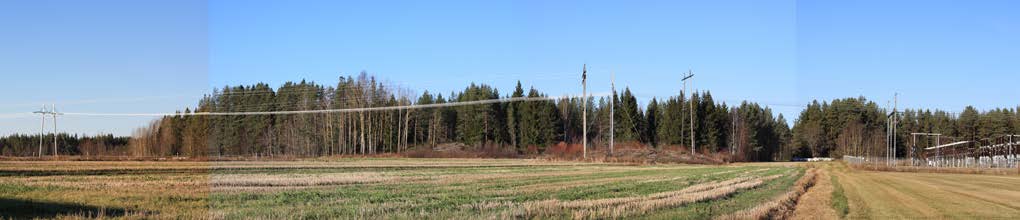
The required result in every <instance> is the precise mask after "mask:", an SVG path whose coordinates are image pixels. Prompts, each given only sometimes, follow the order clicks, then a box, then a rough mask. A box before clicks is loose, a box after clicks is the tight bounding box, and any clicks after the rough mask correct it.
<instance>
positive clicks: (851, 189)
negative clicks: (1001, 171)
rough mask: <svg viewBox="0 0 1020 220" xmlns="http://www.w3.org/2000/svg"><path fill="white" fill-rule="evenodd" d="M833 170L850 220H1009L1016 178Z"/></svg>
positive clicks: (1018, 203) (1016, 206)
mask: <svg viewBox="0 0 1020 220" xmlns="http://www.w3.org/2000/svg"><path fill="white" fill-rule="evenodd" d="M839 168H840V167H834V169H833V170H836V171H837V172H834V174H836V175H837V176H838V180H839V184H840V186H841V187H842V188H843V191H844V194H845V195H846V197H847V201H848V203H849V204H848V209H849V213H848V215H847V218H851V219H860V218H868V219H889V218H928V219H1013V218H1016V217H1017V216H1020V187H1018V185H1017V183H1020V177H1017V176H995V175H982V174H945V173H907V172H875V171H861V170H850V169H839Z"/></svg>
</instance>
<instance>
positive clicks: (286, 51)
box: [0, 0, 1020, 134]
mask: <svg viewBox="0 0 1020 220" xmlns="http://www.w3.org/2000/svg"><path fill="white" fill-rule="evenodd" d="M1018 4H1020V3H1015V2H1013V1H852V2H837V1H756V0H740V1H738V0H732V1H626V2H619V1H226V0H224V1H209V2H205V1H144V2H140V1H109V0H102V1H89V2H88V3H84V2H79V1H56V2H44V1H18V2H9V1H5V2H2V3H0V12H2V13H0V27H3V28H0V48H5V49H4V50H2V51H0V73H2V75H3V76H4V77H3V78H4V81H11V80H13V81H14V82H15V83H7V84H8V85H12V86H9V87H2V88H0V92H3V93H4V94H8V95H5V96H3V97H2V98H0V99H2V100H0V101H2V102H3V103H15V104H13V105H4V106H0V124H3V125H4V126H2V128H0V134H9V133H13V132H35V131H37V130H38V126H39V124H38V120H39V119H38V118H35V117H32V118H21V117H16V116H20V115H12V114H18V113H23V112H26V111H32V110H36V109H38V107H39V104H40V103H41V102H46V103H50V102H56V103H57V104H58V107H60V108H61V110H63V111H73V112H131V113H133V112H168V111H174V110H176V109H179V108H183V107H185V106H192V105H194V103H195V102H196V101H197V100H198V98H199V97H200V96H201V94H204V93H207V92H208V91H210V89H211V88H213V87H222V86H224V85H228V84H229V85H235V84H252V83H257V82H267V83H270V84H271V85H274V86H276V85H280V84H282V83H283V82H285V81H288V80H292V81H299V80H301V79H308V80H312V81H316V82H320V83H324V84H334V83H336V77H339V76H345V75H354V74H357V73H358V72H361V71H367V72H369V73H371V74H374V75H376V76H378V77H379V78H381V79H383V80H386V81H387V82H389V83H391V84H394V85H399V86H402V87H405V88H408V89H412V90H413V91H415V92H416V93H420V92H422V91H423V90H426V89H427V90H430V91H440V92H443V93H444V94H447V93H449V92H450V91H454V90H459V89H462V88H463V87H464V86H466V85H467V84H469V83H470V82H478V83H487V84H491V85H494V86H496V87H498V88H500V90H501V91H504V92H506V91H509V90H510V89H512V86H513V84H514V83H515V82H516V80H517V79H520V80H522V82H523V83H524V84H525V85H533V86H535V87H536V88H538V89H540V90H542V91H544V92H547V93H550V94H552V95H563V94H578V93H580V86H579V79H578V78H579V77H578V75H579V71H580V68H581V65H582V64H584V63H587V64H588V65H590V66H592V70H591V72H590V75H589V80H590V87H589V90H590V91H593V92H605V91H608V90H609V78H610V74H611V73H612V72H615V75H616V83H617V86H618V87H624V86H630V87H632V89H633V91H634V92H635V93H636V94H637V95H638V96H639V97H641V98H643V99H650V98H651V97H653V96H654V97H667V96H671V95H676V94H677V93H678V92H679V90H680V74H681V73H682V72H685V71H686V70H687V69H693V70H694V72H695V74H696V75H697V76H696V81H695V88H697V89H699V90H705V89H708V90H711V91H712V93H713V96H714V97H715V98H716V100H717V101H726V102H728V103H731V104H732V103H736V102H739V101H741V100H751V101H755V102H759V103H763V104H766V105H769V106H771V107H772V108H773V109H775V110H776V111H777V112H778V113H783V114H784V115H785V116H786V117H787V118H788V119H790V120H791V121H792V120H793V119H794V118H796V116H797V114H798V113H799V111H800V109H801V107H799V106H802V105H803V104H805V103H807V102H808V101H810V100H812V99H832V98H843V97H856V96H860V95H863V96H866V97H869V98H871V99H874V100H877V101H880V102H882V103H884V101H885V100H886V99H891V98H892V95H893V93H895V92H899V93H900V94H901V101H900V103H901V106H905V107H912V108H916V107H937V108H943V109H947V110H951V111H958V110H959V109H961V108H962V107H963V106H966V105H975V106H977V107H979V108H982V109H988V108H993V107H1010V106H1016V105H1017V104H1020V102H1017V101H1018V100H1017V99H1016V97H1020V89H1017V88H1016V83H1017V82H1020V73H1018V71H1017V69H1018V67H1020V64H1018V62H1016V61H1017V60H1020V59H1018V58H1020V33H1018V32H1020V27H1018V24H1020V15H1017V13H1011V11H1015V9H1017V8H1020V7H1018V6H1020V5H1018ZM880 79H886V80H880ZM51 88H52V89H51ZM11 94H17V95H11ZM644 101H647V100H644ZM148 120H151V118H87V117H67V118H66V119H61V123H62V124H64V125H66V126H63V125H62V130H66V131H71V132H77V133H89V134H91V133H97V132H113V133H115V134H129V133H130V131H131V130H132V129H134V128H137V127H139V126H141V125H143V124H144V123H145V122H146V121H148Z"/></svg>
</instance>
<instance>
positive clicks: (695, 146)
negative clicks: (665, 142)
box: [680, 69, 698, 155]
mask: <svg viewBox="0 0 1020 220" xmlns="http://www.w3.org/2000/svg"><path fill="white" fill-rule="evenodd" d="M693 77H694V72H693V71H691V70H690V69H688V70H687V76H684V78H683V79H682V80H680V81H683V82H684V89H683V90H684V91H685V92H686V91H687V80H691V87H694V80H693V79H691V78H693ZM691 91H694V89H691ZM688 102H690V103H691V104H690V106H691V107H690V109H689V110H688V111H689V112H691V155H694V154H696V151H695V148H697V146H698V145H697V143H695V142H694V136H695V135H694V134H695V132H694V94H693V93H691V99H690V100H688ZM680 130H681V131H683V129H680Z"/></svg>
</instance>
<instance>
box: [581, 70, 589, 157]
mask: <svg viewBox="0 0 1020 220" xmlns="http://www.w3.org/2000/svg"><path fill="white" fill-rule="evenodd" d="M581 95H583V97H584V98H582V100H584V101H582V104H581V105H582V106H584V107H582V108H583V111H582V113H581V121H583V122H582V123H581V132H583V134H581V136H582V139H583V140H582V141H581V142H582V143H584V149H583V150H582V151H583V153H582V154H583V155H582V156H583V157H584V159H588V64H584V65H583V66H581Z"/></svg>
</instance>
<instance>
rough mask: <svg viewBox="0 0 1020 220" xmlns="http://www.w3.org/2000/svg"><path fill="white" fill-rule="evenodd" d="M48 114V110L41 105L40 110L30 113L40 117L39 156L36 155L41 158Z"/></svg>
mask: <svg viewBox="0 0 1020 220" xmlns="http://www.w3.org/2000/svg"><path fill="white" fill-rule="evenodd" d="M48 112H49V110H46V105H43V107H42V109H39V111H34V112H32V113H36V114H39V115H41V116H42V123H41V124H42V126H39V154H38V156H39V157H42V147H43V146H42V145H43V139H46V138H45V136H46V113H48Z"/></svg>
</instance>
